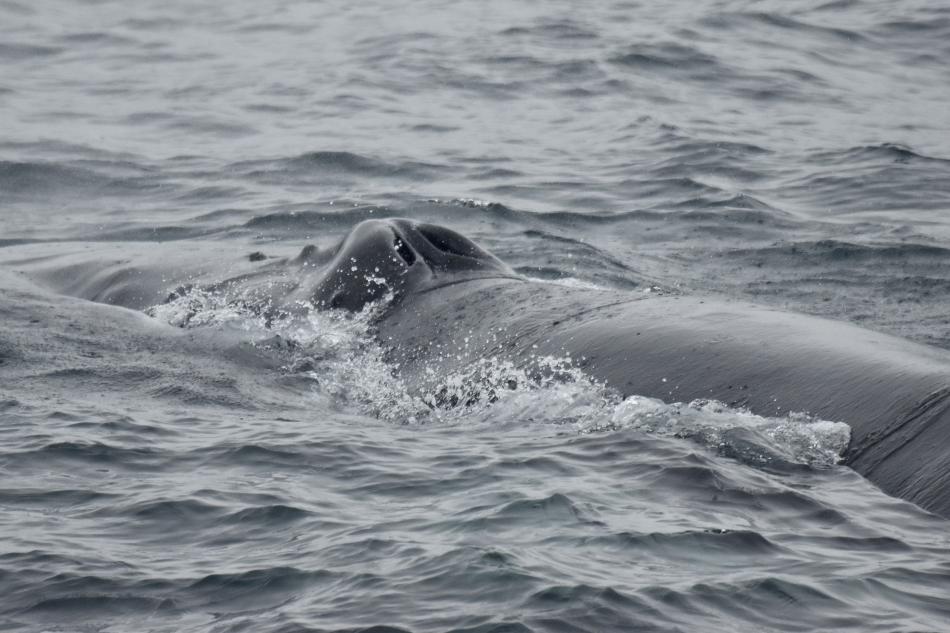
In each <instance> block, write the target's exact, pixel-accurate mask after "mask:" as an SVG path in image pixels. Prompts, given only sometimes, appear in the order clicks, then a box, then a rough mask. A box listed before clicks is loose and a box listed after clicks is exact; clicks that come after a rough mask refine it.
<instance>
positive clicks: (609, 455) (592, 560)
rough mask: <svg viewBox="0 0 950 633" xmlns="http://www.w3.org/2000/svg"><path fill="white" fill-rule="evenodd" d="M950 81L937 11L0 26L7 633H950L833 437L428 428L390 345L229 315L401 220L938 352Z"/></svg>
mask: <svg viewBox="0 0 950 633" xmlns="http://www.w3.org/2000/svg"><path fill="white" fill-rule="evenodd" d="M948 60H950V7H948V6H946V5H945V4H942V3H939V2H913V1H907V2H898V3H891V2H883V1H881V0H876V1H873V2H872V1H857V0H854V1H848V0H840V1H832V2H795V3H788V2H783V3H779V2H768V1H767V2H695V3H694V2H665V3H660V2H655V3H647V2H643V3H638V2H603V3H587V4H581V3H567V2H544V3H541V2H522V3H517V4H515V3H502V2H456V3H448V2H413V3H379V4H367V3H363V4H359V5H355V4H351V3H342V2H336V1H327V2H319V3H304V2H288V3H284V4H282V5H281V6H270V5H266V4H260V3H251V2H243V1H238V2H230V3H204V4H197V3H196V4H191V3H186V2H176V1H172V0H166V1H165V2H161V3H159V2H148V1H145V2H138V3H119V2H82V3H78V2H53V1H49V2H35V3H25V2H22V3H21V2H13V1H9V0H3V1H2V2H0V437H2V441H0V537H2V538H0V629H3V630H30V631H41V630H58V631H75V630H82V631H244V630H250V631H305V630H309V631H370V630H371V631H377V632H381V631H471V632H474V631H479V632H487V631H614V630H617V631H620V630H649V631H700V630H701V631H727V632H730V633H733V632H735V631H812V630H851V631H862V632H863V631H942V630H950V532H948V529H947V527H948V524H947V522H946V520H944V519H940V518H938V517H934V516H932V515H929V514H927V513H925V512H924V511H922V510H920V509H918V508H916V507H915V506H913V505H911V504H908V503H906V502H903V501H900V500H897V499H892V498H890V497H887V496H886V495H884V494H883V493H881V492H880V491H878V490H877V489H876V488H874V486H873V485H871V484H869V483H868V482H866V481H865V480H863V479H862V478H861V477H860V476H858V475H857V474H855V473H854V472H853V471H851V470H849V469H847V468H845V467H842V466H839V465H836V464H835V455H836V453H837V452H839V451H840V450H841V449H842V448H843V446H844V443H846V429H842V426H841V425H840V424H837V423H835V422H834V421H817V420H812V419H810V418H809V417H808V416H807V412H802V414H801V415H799V416H792V417H790V418H788V419H762V418H757V417H755V416H751V415H750V414H747V413H745V412H742V411H736V410H730V409H728V408H722V407H720V406H718V405H717V404H716V403H667V404H664V403H660V402H657V401H650V400H647V399H643V398H632V399H628V400H627V401H623V402H621V401H619V400H618V399H617V398H615V397H614V396H612V394H610V393H609V392H608V391H607V390H605V389H604V388H603V386H601V385H597V384H595V383H593V382H590V381H588V380H586V379H585V378H584V376H583V375H581V374H579V373H575V374H573V375H572V376H571V378H570V379H569V380H567V381H566V382H565V381H557V382H554V381H551V382H547V383H534V384H528V385H526V386H524V387H523V388H519V389H517V390H514V391H512V392H510V393H507V394H505V395H504V397H503V398H501V399H500V400H499V401H498V402H495V403H493V404H484V403H483V404H480V405H474V406H467V407H456V408H454V409H431V408H428V407H426V406H423V405H422V404H420V401H419V399H418V398H417V397H416V395H415V394H412V393H411V392H410V391H409V390H408V389H407V388H406V386H405V385H403V384H402V383H401V381H400V379H399V375H398V368H395V367H391V366H388V365H387V364H386V363H385V361H384V360H383V356H384V354H383V350H382V348H380V346H379V345H378V343H377V342H375V341H374V340H373V338H372V336H371V333H370V332H369V329H368V315H362V316H357V317H352V316H347V315H340V314H334V313H313V314H309V315H300V316H298V317H296V318H295V319H293V320H290V321H284V322H271V321H269V320H268V319H265V318H263V317H262V316H261V315H260V311H259V310H257V309H255V308H256V306H253V305H247V303H246V302H242V300H241V297H240V295H239V293H237V292H236V291H234V290H232V289H226V290H224V291H218V292H212V291H209V290H207V288H209V287H211V286H213V285H214V284H215V283H216V282H220V281H222V280H225V279H230V278H233V277H234V276H236V275H239V274H241V273H242V272H243V271H244V270H247V269H248V267H249V266H251V265H252V262H251V261H250V259H252V258H249V255H250V254H252V253H260V254H262V255H263V256H264V257H267V258H270V257H281V256H293V255H295V254H296V253H298V252H299V251H300V250H301V249H302V248H303V247H304V246H306V245H308V244H316V245H317V246H318V247H319V248H321V249H322V248H329V247H332V246H333V245H334V244H336V243H337V242H338V241H339V240H340V239H341V238H342V236H344V235H345V234H346V232H347V231H348V230H349V229H350V228H351V227H352V226H353V225H354V224H356V223H357V222H358V221H359V220H362V219H366V218H373V217H388V216H400V217H410V218H415V219H420V220H426V221H432V222H436V223H439V224H444V225H447V226H450V227H452V228H454V229H455V230H457V231H459V232H461V233H464V234H466V235H468V236H470V237H472V238H474V239H476V240H477V241H478V242H479V243H481V244H483V245H484V246H486V247H487V248H489V249H490V250H492V251H493V252H494V253H495V254H497V255H498V256H499V257H500V258H501V259H503V260H504V261H506V262H508V263H509V264H511V265H512V266H513V267H514V268H515V269H516V270H517V271H518V272H520V273H522V274H524V275H527V276H530V277H533V278H536V279H541V280H546V281H549V282H551V283H563V284H570V285H578V284H581V285H595V286H598V287H604V288H614V289H616V290H617V292H618V293H627V292H632V293H642V292H683V293H711V294H721V295H728V296H735V297H742V298H745V299H751V300H753V301H756V302H760V303H766V304H769V305H774V306H780V307H783V308H787V309H789V310H796V311H802V312H808V313H813V314H821V315H826V316H829V317H832V318H836V319H841V320H849V321H853V322H856V323H859V324H861V325H863V326H866V327H869V328H872V329H876V330H880V331H884V332H889V333H892V334H897V335H900V336H904V337H907V338H910V339H912V340H916V341H919V342H924V343H929V344H933V345H937V346H940V347H945V348H950V317H948V316H947V315H948V314H950V246H948V244H950V222H948V216H947V213H946V212H947V210H948V209H950V108H948V107H947V103H948V101H950V63H948ZM176 266H177V267H178V268H179V269H180V270H182V271H186V272H187V275H188V278H189V279H191V280H192V281H193V282H194V284H195V285H196V289H194V290H193V291H191V292H189V293H187V294H186V295H184V296H178V297H177V298H173V299H172V300H171V301H170V302H167V303H166V302H164V301H163V300H164V296H161V297H156V296H151V295H149V296H146V295H145V294H144V292H143V291H142V290H141V289H142V288H143V287H144V285H143V284H144V282H143V280H146V279H155V278H156V276H161V275H164V274H165V271H167V270H168V269H169V268H170V267H176ZM174 286H175V284H173V283H172V280H171V279H169V288H168V289H167V290H168V291H169V292H171V291H172V290H174ZM120 299H121V300H120ZM110 303H122V304H124V305H132V306H133V307H134V308H136V310H129V309H126V308H121V307H116V306H114V305H107V304H110ZM465 379H466V377H465V376H459V380H460V381H463V382H464V380H465ZM750 447H751V448H750Z"/></svg>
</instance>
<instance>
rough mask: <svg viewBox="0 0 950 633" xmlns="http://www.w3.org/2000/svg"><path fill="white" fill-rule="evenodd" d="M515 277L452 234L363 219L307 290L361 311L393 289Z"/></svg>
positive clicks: (326, 302)
mask: <svg viewBox="0 0 950 633" xmlns="http://www.w3.org/2000/svg"><path fill="white" fill-rule="evenodd" d="M492 278H513V279H520V277H519V276H518V275H517V274H516V273H515V272H514V271H513V270H512V269H511V268H510V267H508V266H507V265H506V264H504V263H503V262H502V261H501V260H499V259H498V258H497V257H495V256H494V255H492V254H491V253H489V252H488V251H486V250H485V249H483V248H481V247H480V246H478V245H477V244H476V243H475V242H473V241H472V240H470V239H468V238H467V237H465V236H463V235H459V234H458V233H456V232H455V231H452V230H449V229H447V228H445V227H442V226H437V225H435V224H426V223H421V222H414V221H412V220H404V219H386V220H366V221H364V222H361V223H360V224H358V225H357V226H356V227H355V228H354V229H353V230H352V231H350V233H349V235H347V236H346V238H345V239H344V240H343V242H342V244H341V245H340V247H339V250H338V251H337V253H336V255H335V256H334V257H333V259H332V260H331V261H330V262H329V264H328V265H327V266H326V268H325V269H324V272H322V273H321V275H320V276H319V278H318V279H317V281H316V283H315V284H314V285H313V286H311V289H312V290H309V291H310V297H309V298H310V300H311V301H312V302H313V303H314V304H316V305H320V306H323V307H328V308H343V309H346V310H353V311H358V310H361V309H362V308H363V307H364V306H365V305H366V304H367V303H369V302H372V301H376V300H377V299H380V298H381V297H383V296H384V295H385V294H386V293H387V292H389V291H392V292H393V293H394V294H395V295H396V297H397V298H399V297H402V296H405V295H406V294H407V293H410V292H417V291H421V290H430V289H433V288H438V287H440V286H444V285H448V284H453V283H458V282H461V281H468V280H474V279H492Z"/></svg>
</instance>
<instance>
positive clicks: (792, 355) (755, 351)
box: [378, 280, 950, 516]
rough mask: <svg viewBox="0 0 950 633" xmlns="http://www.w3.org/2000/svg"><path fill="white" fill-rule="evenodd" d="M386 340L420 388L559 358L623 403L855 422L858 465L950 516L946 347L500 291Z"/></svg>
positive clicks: (409, 318) (451, 293) (776, 314)
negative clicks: (466, 372)
mask: <svg viewBox="0 0 950 633" xmlns="http://www.w3.org/2000/svg"><path fill="white" fill-rule="evenodd" d="M378 331H379V335H380V338H381V340H383V341H396V342H398V343H396V344H394V345H393V346H392V347H391V350H390V355H391V358H392V360H393V361H394V362H395V363H396V364H398V365H399V367H400V368H401V371H402V373H403V375H404V376H406V377H407V378H408V379H409V381H410V382H414V383H415V384H417V385H420V386H426V383H427V382H430V383H431V381H432V380H433V379H434V378H433V377H436V378H435V379H436V380H437V377H439V376H444V375H446V374H449V373H451V372H452V371H453V370H457V369H458V368H460V367H465V366H466V365H468V364H471V363H473V362H475V361H476V360H477V359H479V358H485V357H496V358H499V359H508V360H514V361H516V362H520V363H527V362H528V361H529V360H530V359H531V358H533V357H537V356H553V357H559V358H569V359H570V362H571V363H572V364H574V365H576V366H579V367H581V368H583V369H584V371H585V372H586V373H587V374H589V375H590V376H591V377H593V378H595V379H597V380H601V381H604V382H606V384H607V385H608V387H610V388H612V389H613V390H615V391H616V392H618V393H619V394H620V395H622V396H630V395H643V396H648V397H654V398H660V399H662V400H665V401H667V402H671V401H680V402H689V401H692V400H696V399H709V400H718V401H721V402H723V403H726V404H729V405H732V406H735V407H743V408H746V409H748V410H750V411H751V412H753V413H755V414H758V415H763V416H785V415H788V414H790V413H798V412H801V413H807V414H810V415H813V416H816V417H818V418H821V419H826V420H834V421H841V422H846V423H848V424H849V425H850V426H851V429H852V441H851V445H850V448H849V450H848V452H847V453H846V455H845V462H846V463H847V464H848V465H850V466H852V467H854V468H855V470H857V471H858V472H860V473H862V474H863V475H865V476H866V477H867V478H869V479H870V480H871V481H873V482H874V483H876V484H877V485H878V486H880V487H881V488H882V489H883V490H885V491H886V492H888V493H889V494H892V495H895V496H898V497H902V498H904V499H907V500H910V501H913V502H914V503H917V504H918V505H920V506H922V507H924V508H926V509H928V510H931V511H933V512H935V513H938V514H941V515H943V516H950V482H948V474H947V473H950V353H948V352H946V351H944V350H940V349H936V348H932V347H928V346H924V345H919V344H915V343H912V342H909V341H906V340H903V339H900V338H896V337H893V336H888V335H885V334H880V333H877V332H873V331H870V330H867V329H864V328H860V327H857V326H854V325H851V324H848V323H842V322H836V321H830V320H827V319H822V318H818V317H812V316H807V315H802V314H794V313H788V312H782V311H778V310H773V309H769V308H764V307H761V306H756V305H752V304H747V303H743V302H732V301H724V300H718V299H710V298H695V297H678V296H665V297H664V296H654V297H651V296H650V295H645V294H637V295H618V294H617V293H615V292H610V291H598V290H586V289H578V288H570V287H565V286H557V285H554V284H545V283H533V282H522V283H519V282H515V281H499V280H487V281H481V282H470V283H463V284H458V285H456V286H453V287H451V288H445V289H443V290H441V291H440V292H438V293H430V294H420V295H416V296H414V297H413V299H412V301H411V302H405V303H404V304H403V305H401V306H396V307H394V309H393V310H392V311H391V312H390V313H389V314H388V315H386V316H385V317H384V318H383V319H382V320H381V321H380V323H379V324H378ZM428 387H431V385H428Z"/></svg>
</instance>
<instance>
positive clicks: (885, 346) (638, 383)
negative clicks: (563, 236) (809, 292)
mask: <svg viewBox="0 0 950 633" xmlns="http://www.w3.org/2000/svg"><path fill="white" fill-rule="evenodd" d="M136 248H137V249H139V251H140V252H138V254H137V256H136V257H137V258H136V259H135V260H134V263H130V260H125V259H121V258H120V259H118V260H113V261H110V262H108V263H107V264H106V265H105V266H103V263H102V262H88V261H85V260H84V259H83V258H84V257H86V256H85V255H84V254H83V253H84V251H80V252H78V253H77V254H75V256H74V255H66V256H64V259H59V260H55V261H52V260H51V261H47V260H46V259H45V258H39V259H38V260H37V261H38V262H39V263H35V264H24V265H29V266H30V267H32V268H33V270H32V276H33V277H34V278H36V279H38V280H39V281H41V282H44V283H45V284H46V285H47V286H51V287H53V288H56V289H58V290H59V291H61V292H65V293H67V294H72V295H74V296H81V297H83V298H86V299H92V300H95V301H99V302H103V303H112V304H117V305H122V306H125V307H128V308H134V309H142V308H145V307H147V306H151V305H154V304H155V303H158V302H160V301H161V299H162V298H164V297H165V296H166V295H168V292H169V290H170V289H172V288H174V287H175V285H177V284H179V283H181V282H182V281H188V282H191V283H198V284H202V283H206V282H207V283H213V284H215V285H218V286H222V285H223V286H228V285H230V286H231V287H234V285H235V284H236V285H237V287H240V288H242V289H243V290H245V291H247V293H249V294H248V295H246V296H254V295H256V296H257V298H258V299H263V302H262V303H263V304H266V305H268V306H272V308H271V309H274V310H285V311H286V310H296V309H299V306H300V305H301V304H306V305H317V306H323V307H326V308H334V309H343V310H360V309H362V308H363V307H364V306H366V305H367V304H369V303H371V302H377V301H378V300H379V299H381V298H382V297H384V296H386V295H388V294H390V293H391V294H392V297H393V298H392V299H391V300H390V301H388V303H385V304H384V307H383V308H381V309H380V310H379V311H378V312H377V314H376V317H375V320H374V322H373V331H374V333H375V335H376V336H377V337H378V339H379V341H380V342H381V343H382V344H383V345H384V347H386V349H387V350H388V352H387V353H388V358H389V360H390V361H392V364H393V367H395V368H397V371H398V372H399V373H400V375H401V376H402V377H403V378H404V379H405V382H406V383H407V384H409V385H415V386H417V387H419V388H420V389H422V388H426V387H431V386H432V385H433V381H438V380H439V378H440V376H445V375H446V374H450V373H452V372H454V371H456V370H458V369H459V368H464V367H467V366H470V365H472V364H474V363H477V362H478V361H479V360H480V359H487V358H497V359H502V360H510V361H512V362H513V363H516V364H517V363H530V362H531V359H537V358H539V357H554V358H564V359H570V360H569V362H570V364H571V365H572V366H576V367H579V368H580V369H582V370H583V371H584V372H585V373H586V374H587V375H589V376H590V377H591V378H593V379H595V380H598V381H601V382H603V383H605V384H606V385H607V387H608V388H609V389H612V390H613V391H614V392H616V393H617V394H618V395H620V396H624V397H626V396H631V395H641V396H647V397H652V398H658V399H661V400H664V401H667V402H689V401H693V400H717V401H720V402H723V403H726V404H729V405H732V406H735V407H742V408H745V409H747V410H749V411H751V412H752V413H754V414H758V415H762V416H772V417H780V416H784V415H787V414H790V413H807V414H810V415H813V416H815V417H818V418H821V419H824V420H831V421H839V422H845V423H847V424H848V425H849V426H850V427H851V442H850V445H849V447H848V449H847V451H846V452H845V454H844V456H843V461H844V463H845V464H847V465H848V466H850V467H852V468H853V469H854V470H856V471H857V472H859V473H861V474H862V475H864V476H865V477H866V478H867V479H869V480H870V481H872V482H873V483H875V484H876V485H877V486H878V487H880V488H881V489H882V490H884V491H885V492H887V493H889V494H891V495H893V496H896V497H900V498H903V499H906V500H908V501H911V502H913V503H915V504H917V505H919V506H920V507H923V508H925V509H927V510H929V511H931V512H933V513H935V514H938V515H941V516H943V517H947V518H950V351H947V350H943V349H939V348H935V347H930V346H926V345H922V344H918V343H914V342H912V341H908V340H905V339H901V338H898V337H894V336H889V335H886V334H882V333H879V332H874V331H871V330H868V329H865V328H862V327H859V326H856V325H852V324H848V323H844V322H839V321H833V320H829V319H824V318H820V317H814V316H808V315H804V314H797V313H792V312H787V311H781V310H776V309H772V308H768V307H763V306H759V305H755V304H753V303H748V302H743V301H738V300H730V299H724V298H717V297H713V296H680V295H669V294H667V295H664V294H654V293H643V292H635V293H633V292H624V291H617V290H608V289H593V288H578V287H569V286H565V285H558V284H552V283H547V282H541V281H536V280H530V279H526V278H525V277H523V276H521V275H519V274H517V273H516V272H515V271H513V270H512V269H511V268H510V267H509V266H507V265H506V264H505V263H504V262H502V261H501V260H499V259H498V258H497V257H495V256H494V255H492V254H491V253H489V252H488V251H487V250H485V249H483V248H482V247H480V246H479V245H478V244H476V243H475V242H473V241H472V240H470V239H468V238H466V237H464V236H462V235H460V234H458V233H456V232H454V231H452V230H450V229H448V228H445V227H441V226H437V225H433V224H427V223H421V222H416V221H411V220H403V219H382V220H367V221H364V222H362V223H360V224H358V225H357V226H356V227H355V228H353V229H352V230H351V232H350V233H349V235H348V236H347V237H346V238H345V239H344V240H343V242H342V243H341V244H340V246H339V247H338V248H337V249H336V250H335V251H318V250H317V249H315V248H312V247H307V248H305V249H304V250H303V252H302V253H300V255H299V256H298V257H296V258H290V259H266V258H262V257H259V256H255V257H250V258H249V259H245V260H244V261H243V262H241V263H239V264H237V263H236V264H234V273H237V276H236V277H232V278H231V279H226V280H223V281H222V280H221V279H220V278H209V277H208V276H207V275H205V276H202V275H196V274H195V273H194V270H195V269H196V266H198V267H199V268H200V260H199V259H197V258H204V259H205V260H212V259H220V258H222V257H226V256H227V253H226V252H225V251H213V250H211V249H212V248H213V247H209V249H192V253H193V254H192V255H189V256H187V257H186V256H185V254H183V257H181V258H176V259H174V260H170V259H169V258H167V257H166V256H165V254H164V252H157V253H155V254H152V255H149V254H147V253H144V251H141V249H140V248H139V247H136ZM219 248H222V247H219ZM206 251H207V252H206ZM188 257H192V258H196V259H188ZM23 261H32V260H23ZM218 270H220V267H219V268H218ZM189 271H190V272H189Z"/></svg>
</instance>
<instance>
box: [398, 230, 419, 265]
mask: <svg viewBox="0 0 950 633" xmlns="http://www.w3.org/2000/svg"><path fill="white" fill-rule="evenodd" d="M393 247H394V248H395V249H396V252H397V253H399V256H400V257H402V260H403V261H404V262H406V266H412V265H413V264H415V263H416V254H415V253H413V252H412V249H411V248H409V246H408V245H407V244H406V243H405V242H403V241H402V240H401V239H399V238H398V237H397V238H396V239H395V240H393Z"/></svg>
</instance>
